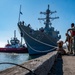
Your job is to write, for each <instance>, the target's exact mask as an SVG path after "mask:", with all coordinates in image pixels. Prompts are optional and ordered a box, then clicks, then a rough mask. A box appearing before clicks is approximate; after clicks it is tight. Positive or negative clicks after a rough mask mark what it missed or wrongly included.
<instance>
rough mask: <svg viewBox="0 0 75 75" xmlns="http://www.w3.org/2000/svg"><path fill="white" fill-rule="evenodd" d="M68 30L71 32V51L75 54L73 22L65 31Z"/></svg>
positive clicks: (74, 27) (74, 28)
mask: <svg viewBox="0 0 75 75" xmlns="http://www.w3.org/2000/svg"><path fill="white" fill-rule="evenodd" d="M69 31H70V34H71V40H72V43H71V52H73V54H74V55H75V26H74V23H72V24H71V28H70V29H68V30H67V33H68V32H69Z"/></svg>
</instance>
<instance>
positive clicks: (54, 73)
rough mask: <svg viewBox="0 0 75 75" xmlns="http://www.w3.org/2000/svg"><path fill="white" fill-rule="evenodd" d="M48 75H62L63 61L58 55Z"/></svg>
mask: <svg viewBox="0 0 75 75" xmlns="http://www.w3.org/2000/svg"><path fill="white" fill-rule="evenodd" d="M48 75H63V59H62V56H61V55H59V56H58V57H57V59H56V60H55V63H54V65H53V67H52V69H51V70H50V72H49V73H48Z"/></svg>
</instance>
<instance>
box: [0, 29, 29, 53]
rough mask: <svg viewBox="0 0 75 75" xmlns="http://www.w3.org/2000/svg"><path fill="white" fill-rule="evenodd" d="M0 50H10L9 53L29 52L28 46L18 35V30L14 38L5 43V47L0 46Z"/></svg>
mask: <svg viewBox="0 0 75 75" xmlns="http://www.w3.org/2000/svg"><path fill="white" fill-rule="evenodd" d="M0 52H9V53H28V50H27V47H26V46H24V45H22V42H21V43H20V41H19V40H18V39H17V37H16V30H15V31H14V37H13V39H11V40H10V43H9V40H8V44H6V45H5V48H0Z"/></svg>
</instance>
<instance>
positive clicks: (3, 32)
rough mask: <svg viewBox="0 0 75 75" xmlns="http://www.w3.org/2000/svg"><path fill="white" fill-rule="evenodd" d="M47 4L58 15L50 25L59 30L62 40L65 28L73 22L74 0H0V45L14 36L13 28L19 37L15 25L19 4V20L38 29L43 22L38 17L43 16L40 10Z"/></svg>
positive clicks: (74, 15)
mask: <svg viewBox="0 0 75 75" xmlns="http://www.w3.org/2000/svg"><path fill="white" fill-rule="evenodd" d="M48 4H49V5H50V10H51V11H57V13H55V14H52V15H51V16H53V17H57V16H58V17H59V19H55V20H53V21H52V26H53V27H54V28H55V30H58V31H60V35H61V40H63V41H64V40H65V38H66V37H65V33H66V31H67V29H68V28H70V25H71V23H75V8H74V7H75V0H0V47H4V46H5V45H6V44H7V40H10V39H11V38H12V37H13V36H14V30H16V36H17V38H18V39H19V40H20V39H21V38H20V34H19V30H18V26H17V23H18V17H19V8H20V5H21V6H22V7H21V12H22V13H23V15H21V18H20V19H21V21H25V23H26V24H31V27H32V28H33V29H39V28H40V27H42V26H44V24H43V22H42V21H39V20H38V18H40V17H42V18H43V17H45V16H43V15H40V12H41V11H42V12H45V11H46V9H47V7H48Z"/></svg>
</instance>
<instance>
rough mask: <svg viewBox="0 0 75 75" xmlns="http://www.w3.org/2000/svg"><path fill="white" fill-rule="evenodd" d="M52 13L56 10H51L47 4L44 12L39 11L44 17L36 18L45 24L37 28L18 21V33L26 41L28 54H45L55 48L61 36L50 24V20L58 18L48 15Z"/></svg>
mask: <svg viewBox="0 0 75 75" xmlns="http://www.w3.org/2000/svg"><path fill="white" fill-rule="evenodd" d="M20 11H21V10H20ZM53 13H56V11H54V12H52V11H51V10H50V9H49V5H48V9H47V10H46V12H40V14H44V15H46V17H45V18H39V19H38V20H43V21H44V25H45V27H41V28H39V30H34V29H32V28H31V26H30V24H28V25H26V23H25V24H24V21H23V22H21V21H19V22H18V28H19V30H20V34H21V36H22V37H23V38H24V40H25V42H26V45H27V48H28V53H29V54H30V55H33V54H45V53H48V52H51V51H53V50H56V47H57V41H58V40H59V39H60V38H61V35H59V31H57V30H54V27H52V26H51V25H52V23H51V20H54V19H57V18H59V17H51V16H50V15H51V14H53ZM19 14H20V13H19Z"/></svg>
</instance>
